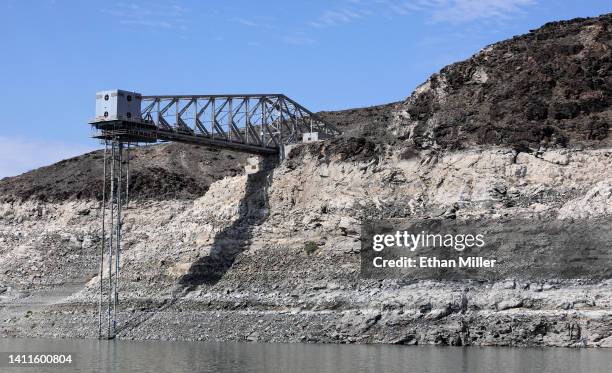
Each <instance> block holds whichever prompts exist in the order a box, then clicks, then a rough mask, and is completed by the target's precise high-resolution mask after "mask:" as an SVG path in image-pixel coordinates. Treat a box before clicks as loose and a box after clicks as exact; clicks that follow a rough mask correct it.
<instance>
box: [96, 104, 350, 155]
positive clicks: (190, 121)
mask: <svg viewBox="0 0 612 373" xmlns="http://www.w3.org/2000/svg"><path fill="white" fill-rule="evenodd" d="M142 106H143V108H142V111H141V117H140V118H134V119H129V120H128V119H125V120H108V121H107V120H95V121H93V122H91V124H92V126H93V127H94V128H95V129H96V130H97V134H96V135H95V136H94V137H96V138H99V139H103V140H116V141H120V142H124V143H141V142H157V141H177V142H185V143H191V144H198V145H206V146H212V147H218V148H230V149H234V150H238V151H244V152H247V153H253V154H274V153H279V152H282V148H283V146H284V145H286V144H291V143H297V142H299V141H301V140H302V135H303V134H304V133H312V132H317V133H318V136H319V138H324V137H333V136H336V135H338V134H340V131H338V130H337V129H336V128H335V127H334V126H332V125H330V124H328V123H325V122H324V121H323V120H322V119H321V118H319V117H318V116H317V115H316V114H314V113H312V112H310V111H309V110H308V109H306V108H305V107H303V106H302V105H300V104H298V103H297V102H295V101H294V100H292V99H290V98H289V97H287V96H285V95H283V94H242V95H240V94H232V95H195V96H142Z"/></svg>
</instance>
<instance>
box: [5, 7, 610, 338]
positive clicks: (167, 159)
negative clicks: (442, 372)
mask: <svg viewBox="0 0 612 373" xmlns="http://www.w3.org/2000/svg"><path fill="white" fill-rule="evenodd" d="M609 26H610V16H609V15H606V16H602V17H599V18H593V19H578V20H572V21H567V22H558V23H553V24H548V25H545V26H544V27H542V28H541V29H538V30H535V31H532V32H530V33H529V34H527V35H524V36H520V37H516V38H513V39H511V40H508V41H504V42H501V43H498V44H495V45H492V46H490V47H487V48H485V49H484V50H483V51H481V52H480V53H478V54H477V55H475V56H474V57H472V58H471V59H469V60H467V61H464V62H460V63H458V64H454V65H451V66H449V67H446V68H445V69H443V70H442V71H441V72H440V73H439V74H435V75H434V76H432V77H431V78H430V79H429V80H428V81H427V82H426V83H424V84H423V85H421V86H420V87H419V88H417V89H416V90H415V92H414V93H413V94H412V95H411V96H410V97H409V98H407V99H406V100H405V101H402V102H397V103H393V104H389V105H383V106H377V107H372V108H363V109H352V110H345V111H340V112H324V113H320V114H321V115H322V116H323V117H324V118H325V119H327V120H328V121H330V122H332V123H334V124H336V125H338V126H339V127H340V128H341V129H343V130H344V135H343V136H342V137H341V138H337V139H333V140H328V141H324V142H318V143H312V144H306V145H300V146H297V147H296V148H294V149H293V150H292V151H291V153H290V154H289V156H288V158H287V159H285V160H284V161H283V162H281V163H280V164H277V162H276V161H275V160H274V159H264V160H262V171H261V172H259V173H256V174H252V175H248V176H247V175H243V174H242V173H241V172H240V170H241V169H242V166H241V162H242V160H243V159H242V158H240V157H241V156H238V155H235V154H233V153H229V152H214V151H212V150H206V149H199V148H191V147H184V146H179V145H168V144H166V145H161V146H155V147H149V148H142V149H139V150H138V151H137V152H135V154H134V161H133V164H134V167H133V169H134V172H135V173H138V172H140V173H141V176H142V177H141V176H138V177H135V178H134V179H135V180H137V179H140V180H141V181H134V182H135V183H136V182H139V183H141V184H138V185H134V186H133V187H132V188H133V190H134V191H135V193H137V194H138V198H139V199H140V201H139V203H138V204H132V205H131V207H130V208H128V209H127V210H126V211H125V218H124V223H123V228H124V243H123V254H122V263H121V276H122V277H121V282H120V294H121V303H120V304H121V306H120V310H119V338H126V339H169V340H175V339H188V340H209V341H217V340H232V341H275V342H300V341H301V342H330V343H398V344H411V345H412V344H441V345H511V346H573V347H582V346H591V347H592V346H602V347H612V303H611V300H612V282H611V280H610V279H607V280H603V281H600V280H588V279H582V280H562V279H557V278H552V279H548V280H541V281H533V280H526V279H521V278H508V279H504V280H503V281H497V282H483V281H454V282H447V281H434V280H428V281H402V280H397V279H395V280H394V279H389V280H365V279H362V278H360V276H359V272H360V257H359V251H360V229H361V222H362V219H363V218H372V217H400V218H403V217H417V218H431V217H438V218H445V219H472V218H478V219H482V218H487V219H493V220H495V219H501V218H510V217H519V216H520V217H522V218H528V219H569V220H571V219H584V221H585V222H586V223H585V224H588V223H589V222H591V221H595V220H592V219H602V218H612V146H610V136H609V123H610V121H609V119H610V117H609V115H610V111H609V110H610V109H609V100H610V91H609V89H610V84H609V62H610V41H609ZM562 62H563V63H562ZM572 66H574V67H572ZM566 104H567V105H566ZM566 106H567V107H566ZM215 158H216V159H215ZM100 166H101V163H100V153H95V152H94V153H90V154H87V155H84V156H82V157H77V158H75V159H72V160H68V161H64V162H62V163H59V164H56V165H53V166H50V167H47V168H43V169H39V170H35V171H32V172H30V173H28V174H24V175H22V176H19V177H16V178H9V179H4V180H2V181H0V196H1V197H0V198H1V202H0V323H2V327H1V328H0V334H1V335H3V336H52V337H95V336H96V335H97V310H98V308H97V299H98V298H97V296H98V295H97V291H98V289H99V285H100V281H101V280H102V281H103V283H106V280H107V278H106V277H105V276H106V275H104V277H103V278H102V279H101V278H100V277H99V276H98V273H97V261H98V252H99V244H100V241H101V233H100V216H99V214H100V210H99V202H98V200H97V198H96V197H97V194H96V192H95V191H96V189H95V188H96V186H97V185H98V180H99V175H100V170H99V167H100ZM160 170H163V171H160ZM172 175H176V176H172ZM160 190H161V191H164V192H163V193H160V192H159V191H160ZM597 221H601V220H597ZM306 243H308V245H307V244H306ZM465 294H468V295H467V296H465ZM465 297H467V298H465Z"/></svg>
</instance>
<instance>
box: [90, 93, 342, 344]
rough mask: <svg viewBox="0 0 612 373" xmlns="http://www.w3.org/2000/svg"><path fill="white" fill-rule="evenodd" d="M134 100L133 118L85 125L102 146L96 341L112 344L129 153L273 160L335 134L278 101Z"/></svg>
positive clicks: (273, 97)
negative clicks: (196, 150) (137, 104)
mask: <svg viewBox="0 0 612 373" xmlns="http://www.w3.org/2000/svg"><path fill="white" fill-rule="evenodd" d="M118 94H119V93H118V92H117V95H118ZM108 98H109V97H108V96H106V97H105V100H107V99H108ZM126 98H127V97H126ZM141 99H142V102H141V110H140V112H141V115H140V116H135V117H130V116H122V117H118V116H114V117H110V116H109V118H106V117H105V116H106V114H107V113H104V114H105V115H104V116H102V117H97V118H96V119H95V120H93V121H91V122H90V124H91V125H92V126H93V128H94V129H95V131H96V133H95V135H94V138H98V139H100V140H102V141H103V143H104V145H105V146H104V167H103V178H102V180H103V183H102V185H103V188H102V202H101V206H100V209H101V214H100V215H101V231H102V237H101V238H102V239H101V245H100V269H99V279H100V289H99V294H100V298H99V312H98V316H99V318H98V336H99V337H100V338H107V339H113V338H115V336H116V335H117V333H118V332H119V331H120V328H119V326H118V322H117V311H118V308H119V279H120V276H119V274H120V255H121V246H122V244H121V242H122V237H121V236H122V225H123V217H122V211H123V209H125V208H128V205H129V203H130V190H129V187H130V147H131V146H132V145H137V144H139V143H155V142H158V141H175V142H183V143H190V144H196V145H203V146H209V147H215V148H226V149H233V150H237V151H242V152H247V153H252V154H258V155H273V154H278V155H279V157H281V158H282V157H283V155H284V146H285V145H287V144H292V143H297V142H300V141H301V140H302V137H303V134H305V133H313V132H316V133H317V134H316V138H317V139H321V138H326V137H333V136H336V135H338V134H340V131H338V130H337V129H336V128H335V127H333V126H332V125H330V124H328V123H325V122H324V121H323V120H321V118H319V117H318V116H317V115H316V114H313V113H312V112H310V111H309V110H308V109H306V108H304V107H303V106H302V105H300V104H298V103H297V102H295V101H293V100H292V99H290V98H288V97H287V96H285V95H282V94H244V95H196V96H142V97H141ZM127 101H130V99H129V98H127ZM104 324H106V325H105V326H106V327H105V328H104V329H106V330H105V331H104V330H103V325H104Z"/></svg>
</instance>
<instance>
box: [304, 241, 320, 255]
mask: <svg viewBox="0 0 612 373" xmlns="http://www.w3.org/2000/svg"><path fill="white" fill-rule="evenodd" d="M317 250H319V246H318V245H317V243H316V242H314V241H307V242H306V243H305V244H304V251H306V254H308V255H310V254H312V253H314V252H315V251H317Z"/></svg>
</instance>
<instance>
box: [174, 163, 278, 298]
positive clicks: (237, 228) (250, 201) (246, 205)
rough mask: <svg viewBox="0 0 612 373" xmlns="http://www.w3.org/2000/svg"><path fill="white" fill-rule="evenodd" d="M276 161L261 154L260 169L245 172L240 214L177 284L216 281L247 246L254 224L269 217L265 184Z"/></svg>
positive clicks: (218, 235) (187, 284) (210, 282)
mask: <svg viewBox="0 0 612 373" xmlns="http://www.w3.org/2000/svg"><path fill="white" fill-rule="evenodd" d="M277 162H278V160H277V158H276V156H270V157H267V158H264V160H263V161H262V168H261V170H260V171H259V172H257V173H255V174H251V175H248V177H247V184H246V187H245V193H244V197H243V198H242V200H241V201H240V207H239V214H240V216H239V217H238V219H236V220H235V221H234V222H233V223H232V224H231V225H230V226H228V227H227V228H225V229H223V230H222V231H221V232H219V233H218V234H217V235H216V236H215V239H214V242H213V244H212V248H211V250H210V254H209V255H207V256H204V257H201V258H200V259H198V260H197V261H196V262H194V263H193V264H192V265H191V267H190V268H189V270H188V272H187V273H186V274H185V275H183V276H181V278H180V279H179V281H178V282H179V285H182V286H183V287H186V288H192V287H195V286H198V285H204V284H206V285H214V284H216V283H217V282H218V281H219V280H220V279H221V278H222V277H223V275H225V273H226V272H227V271H228V270H229V269H230V268H231V266H232V264H233V263H234V260H235V259H236V257H237V256H238V254H240V253H241V252H243V251H244V250H246V249H248V247H249V245H250V242H251V237H252V231H253V227H255V226H258V225H261V224H263V223H264V222H265V221H266V219H267V218H268V214H269V209H268V185H269V182H270V180H271V178H272V175H273V172H274V167H275V166H276V165H277Z"/></svg>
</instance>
